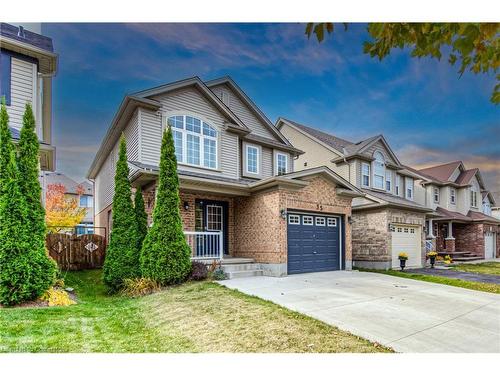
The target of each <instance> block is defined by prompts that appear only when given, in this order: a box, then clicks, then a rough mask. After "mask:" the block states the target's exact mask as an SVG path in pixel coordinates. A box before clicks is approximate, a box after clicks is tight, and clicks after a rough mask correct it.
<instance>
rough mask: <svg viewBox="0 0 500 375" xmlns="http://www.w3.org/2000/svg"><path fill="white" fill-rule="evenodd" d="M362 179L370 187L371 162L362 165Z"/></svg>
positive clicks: (364, 184)
mask: <svg viewBox="0 0 500 375" xmlns="http://www.w3.org/2000/svg"><path fill="white" fill-rule="evenodd" d="M361 174H362V177H361V180H362V184H363V186H365V187H370V164H367V163H363V164H362V166H361Z"/></svg>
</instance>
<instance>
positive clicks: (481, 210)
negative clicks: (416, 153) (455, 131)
mask: <svg viewBox="0 0 500 375" xmlns="http://www.w3.org/2000/svg"><path fill="white" fill-rule="evenodd" d="M415 172H416V173H418V174H419V175H420V176H421V178H420V179H419V183H418V185H417V188H416V191H415V197H416V200H417V202H419V203H420V204H423V205H425V206H427V207H430V208H432V209H433V210H435V212H436V213H437V214H438V215H439V216H437V217H434V218H429V219H428V223H427V228H428V229H427V231H428V233H427V235H428V237H429V238H431V239H433V240H435V246H436V249H437V251H438V252H441V253H444V254H450V255H452V256H453V258H455V259H461V257H462V256H463V255H464V254H467V253H472V255H475V257H476V258H477V259H482V258H486V259H489V258H496V257H497V254H498V252H497V249H498V247H499V245H498V242H499V241H500V239H499V238H498V237H499V235H498V233H499V232H500V227H499V224H500V221H499V220H498V219H496V218H494V217H493V216H492V211H491V208H492V207H494V206H495V205H496V203H495V200H494V198H493V195H492V194H491V193H490V192H489V191H487V190H486V187H485V185H484V181H483V179H482V177H481V173H480V171H479V169H477V168H473V169H466V168H465V166H464V163H463V162H462V161H454V162H451V163H446V164H440V165H436V166H433V167H429V168H424V169H419V170H418V171H417V170H416V171H415Z"/></svg>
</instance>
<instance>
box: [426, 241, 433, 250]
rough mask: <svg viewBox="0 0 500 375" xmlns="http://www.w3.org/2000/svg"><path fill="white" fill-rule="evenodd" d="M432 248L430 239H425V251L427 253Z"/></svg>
mask: <svg viewBox="0 0 500 375" xmlns="http://www.w3.org/2000/svg"><path fill="white" fill-rule="evenodd" d="M433 250H434V245H433V243H432V240H425V252H426V253H428V252H430V251H433Z"/></svg>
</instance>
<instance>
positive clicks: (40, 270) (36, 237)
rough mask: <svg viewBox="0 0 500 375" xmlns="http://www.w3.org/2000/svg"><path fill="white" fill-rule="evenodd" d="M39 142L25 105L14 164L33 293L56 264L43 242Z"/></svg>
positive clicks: (45, 282) (51, 274) (51, 277)
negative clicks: (23, 211)
mask: <svg viewBox="0 0 500 375" xmlns="http://www.w3.org/2000/svg"><path fill="white" fill-rule="evenodd" d="M39 151H40V144H39V142H38V136H37V135H36V133H35V116H34V115H33V110H32V108H31V105H30V104H29V103H28V104H26V110H25V112H24V116H23V127H22V128H21V134H20V138H19V155H18V159H17V167H18V170H19V175H20V176H22V178H20V179H19V181H18V185H19V190H20V191H21V194H22V195H23V197H24V199H25V200H26V210H27V212H26V214H27V216H26V219H27V223H26V225H27V226H28V227H27V229H28V231H29V233H30V238H29V240H30V243H31V253H32V258H31V259H32V262H33V263H32V270H31V271H32V274H31V277H30V286H31V287H32V288H33V293H34V294H35V295H40V294H41V293H43V292H45V291H46V290H47V289H48V288H49V287H50V286H51V285H52V283H53V281H54V279H55V275H56V271H57V265H56V263H55V262H54V260H53V259H52V258H50V257H49V255H48V251H47V249H46V245H45V236H46V232H47V227H46V224H45V210H44V209H43V206H42V200H41V199H42V188H41V186H40V181H39V179H38V173H39V169H38V165H39V156H38V155H39Z"/></svg>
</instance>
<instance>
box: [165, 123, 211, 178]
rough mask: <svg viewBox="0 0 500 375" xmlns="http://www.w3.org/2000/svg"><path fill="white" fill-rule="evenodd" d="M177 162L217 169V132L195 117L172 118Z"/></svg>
mask: <svg viewBox="0 0 500 375" xmlns="http://www.w3.org/2000/svg"><path fill="white" fill-rule="evenodd" d="M167 123H168V126H170V127H171V128H172V136H173V138H174V147H175V157H176V158H177V162H179V163H183V164H189V165H194V166H198V167H204V168H210V169H217V154H218V152H217V142H218V140H217V130H215V128H214V127H212V126H211V125H209V124H207V123H206V122H204V121H202V120H200V119H198V118H196V117H193V116H187V115H182V116H171V117H169V118H168V121H167Z"/></svg>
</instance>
